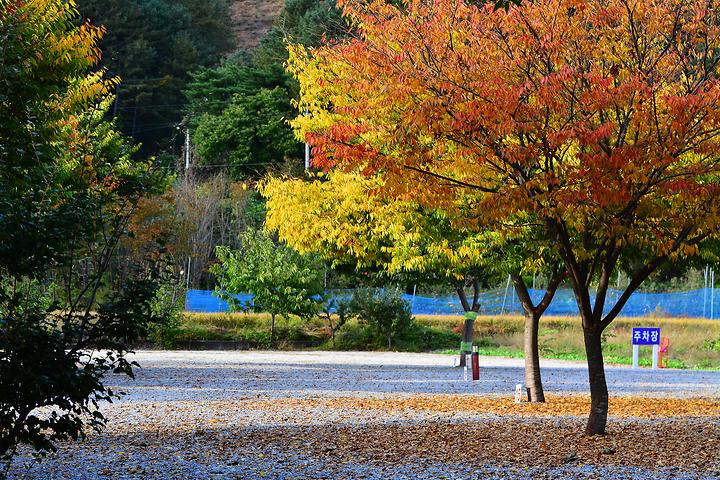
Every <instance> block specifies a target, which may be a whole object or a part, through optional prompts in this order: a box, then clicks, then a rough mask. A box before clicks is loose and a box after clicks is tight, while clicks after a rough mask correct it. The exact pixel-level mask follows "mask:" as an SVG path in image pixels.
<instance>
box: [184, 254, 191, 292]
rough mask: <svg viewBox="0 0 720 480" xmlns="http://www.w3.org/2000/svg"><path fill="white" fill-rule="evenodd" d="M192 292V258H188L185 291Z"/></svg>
mask: <svg viewBox="0 0 720 480" xmlns="http://www.w3.org/2000/svg"><path fill="white" fill-rule="evenodd" d="M187 290H190V257H188V265H187V276H186V277H185V291H187Z"/></svg>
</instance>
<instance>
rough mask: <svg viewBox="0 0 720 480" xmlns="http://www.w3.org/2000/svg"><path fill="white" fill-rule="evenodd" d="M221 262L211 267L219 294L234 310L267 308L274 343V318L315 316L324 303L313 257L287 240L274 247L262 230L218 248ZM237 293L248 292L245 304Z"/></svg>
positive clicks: (318, 269)
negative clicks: (234, 245) (237, 245)
mask: <svg viewBox="0 0 720 480" xmlns="http://www.w3.org/2000/svg"><path fill="white" fill-rule="evenodd" d="M216 254H217V257H218V260H219V263H217V264H215V265H213V266H212V267H211V269H210V271H211V272H212V273H213V274H214V275H215V276H216V278H217V281H218V286H217V287H216V293H217V295H218V296H219V297H221V298H223V299H224V300H227V301H228V303H229V304H230V308H231V309H232V310H234V311H237V310H244V311H254V312H267V313H269V314H270V317H271V319H272V323H271V326H270V341H271V342H273V343H274V341H275V317H277V316H278V315H280V316H283V317H286V318H287V317H289V316H290V315H298V316H300V317H309V316H312V315H315V314H317V312H318V311H319V308H320V305H321V303H322V293H323V285H322V273H321V272H322V268H321V266H320V264H319V262H318V261H317V259H316V258H315V257H313V256H309V255H301V254H299V253H297V252H296V251H295V250H293V249H292V248H290V247H288V246H287V245H284V244H279V245H276V244H275V242H273V240H272V239H271V238H270V236H269V235H268V234H267V233H265V232H263V231H252V230H248V231H246V232H244V233H242V234H241V235H240V248H239V249H238V250H233V249H230V248H228V247H223V246H220V247H217V249H216ZM238 293H249V294H251V295H252V296H253V298H252V300H251V301H248V302H242V301H240V300H238V299H237V298H236V297H235V294H238Z"/></svg>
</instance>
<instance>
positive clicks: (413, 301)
mask: <svg viewBox="0 0 720 480" xmlns="http://www.w3.org/2000/svg"><path fill="white" fill-rule="evenodd" d="M415 292H417V284H415V285H413V296H412V300H410V312H412V311H413V308H415Z"/></svg>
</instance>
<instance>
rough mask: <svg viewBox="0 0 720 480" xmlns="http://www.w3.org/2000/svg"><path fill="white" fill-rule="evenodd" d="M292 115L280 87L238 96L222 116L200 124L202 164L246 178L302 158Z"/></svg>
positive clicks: (209, 117) (195, 136) (197, 133)
mask: <svg viewBox="0 0 720 480" xmlns="http://www.w3.org/2000/svg"><path fill="white" fill-rule="evenodd" d="M292 113H293V110H292V107H291V105H290V101H289V99H288V96H287V93H286V92H285V91H283V90H282V89H281V88H279V87H276V88H274V89H272V90H268V89H265V88H263V89H260V90H259V91H258V92H257V93H255V94H252V95H242V94H237V95H235V96H234V97H233V98H232V100H231V101H230V103H229V104H228V106H227V107H226V108H225V109H223V111H222V112H221V113H220V114H219V115H211V114H204V115H202V116H201V117H200V118H199V119H198V120H197V128H196V130H195V132H194V134H193V140H194V143H195V145H196V147H197V152H198V153H199V154H200V156H201V158H202V159H203V161H202V163H205V164H209V165H210V166H211V165H213V164H222V165H229V166H231V167H232V168H231V169H230V170H228V173H229V174H231V175H232V176H233V177H235V178H243V177H246V176H248V175H250V176H252V175H251V174H252V173H253V172H262V171H264V170H265V169H266V168H267V167H268V166H269V165H272V164H280V163H282V162H283V161H284V160H285V159H286V158H298V157H299V156H300V153H301V149H300V145H299V144H298V142H297V141H296V140H295V138H294V136H293V133H292V131H291V130H290V129H289V128H288V125H287V123H286V119H288V118H290V116H292ZM256 176H257V175H256Z"/></svg>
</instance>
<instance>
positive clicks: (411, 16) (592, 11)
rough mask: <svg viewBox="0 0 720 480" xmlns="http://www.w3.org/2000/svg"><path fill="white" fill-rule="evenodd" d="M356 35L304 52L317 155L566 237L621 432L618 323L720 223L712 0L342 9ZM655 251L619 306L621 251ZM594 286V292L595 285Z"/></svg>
mask: <svg viewBox="0 0 720 480" xmlns="http://www.w3.org/2000/svg"><path fill="white" fill-rule="evenodd" d="M341 3H342V4H343V6H344V12H345V15H346V16H347V17H348V18H349V19H350V21H351V22H352V23H353V24H354V25H355V26H356V27H357V30H358V32H359V34H358V36H357V38H355V39H352V40H349V41H347V42H344V43H340V44H335V45H327V46H324V47H321V48H319V49H316V50H313V51H312V52H311V53H308V52H304V51H303V50H301V49H294V50H292V52H291V53H292V55H291V62H290V69H291V70H292V71H293V72H294V73H295V75H296V76H297V78H298V80H299V81H300V84H301V89H302V98H301V100H300V103H299V105H298V107H299V109H300V110H301V111H303V112H307V113H308V115H301V116H299V117H298V118H297V119H296V120H295V122H294V126H295V128H296V130H297V131H298V133H299V134H300V135H301V136H302V137H303V138H305V139H307V140H308V141H309V142H311V143H312V145H313V151H314V155H315V161H316V163H317V165H318V166H324V167H326V168H329V167H331V166H339V167H343V168H352V169H359V170H362V171H363V172H365V173H371V172H378V171H381V172H382V173H383V177H384V178H385V185H384V189H383V192H384V194H386V195H391V196H394V197H400V198H405V199H407V198H412V199H414V200H416V201H418V202H420V203H427V204H430V205H433V206H441V207H443V208H447V207H451V206H452V204H453V202H454V199H455V198H457V195H459V194H460V195H462V194H463V193H462V192H464V191H466V190H472V191H475V192H478V193H481V194H482V195H481V200H480V201H479V202H478V203H477V205H476V219H477V220H478V222H477V223H476V225H478V226H479V227H480V228H481V226H482V224H483V223H485V222H490V223H492V222H504V221H505V220H506V219H509V218H514V217H516V216H518V215H520V216H523V217H524V218H529V219H531V220H532V222H534V223H535V225H537V226H539V227H541V228H542V229H543V230H544V235H545V237H546V239H547V240H550V241H553V242H556V244H557V247H558V249H559V253H560V256H561V258H562V260H563V263H564V265H565V267H566V269H567V272H568V275H569V279H570V281H571V283H572V287H573V289H574V292H575V297H576V301H577V305H578V309H579V313H580V316H581V317H582V325H583V332H584V341H585V349H586V354H587V361H588V370H589V382H590V392H591V400H592V401H591V410H590V415H589V419H588V423H587V428H586V432H587V433H588V434H601V433H604V432H605V428H606V423H607V414H608V390H607V383H606V379H605V370H604V365H603V356H602V346H601V334H602V332H603V330H604V329H605V328H606V327H607V326H608V325H609V324H610V323H611V322H612V321H613V319H615V317H616V316H617V315H618V314H619V313H620V311H621V310H622V308H623V306H624V305H625V303H626V302H627V300H628V298H629V297H630V296H631V295H632V293H633V292H634V291H635V290H636V289H637V288H638V287H639V286H640V285H641V284H642V282H643V281H644V280H645V279H646V278H647V277H648V276H649V275H650V274H651V273H652V272H653V271H655V270H656V269H657V268H658V267H659V266H660V265H662V264H663V263H665V262H668V261H673V260H675V259H677V258H679V257H683V256H692V255H694V254H696V253H697V252H698V247H699V245H700V244H701V243H702V241H703V240H705V239H706V238H708V237H709V236H712V235H714V234H715V233H716V232H717V231H718V228H720V224H719V222H718V219H719V218H720V217H719V216H718V213H719V212H718V210H719V204H720V189H719V188H718V184H717V178H718V173H720V162H718V160H719V159H720V142H719V141H718V133H719V132H720V104H719V103H718V102H719V100H720V81H719V80H718V63H719V62H720V28H719V24H720V16H718V13H717V9H715V8H713V6H712V5H711V4H710V3H708V2H707V1H706V0H684V1H680V2H678V1H677V0H656V1H653V2H647V1H644V0H591V1H579V0H537V1H534V2H522V4H521V5H520V6H518V7H514V6H512V7H510V8H508V9H507V10H504V9H499V10H495V9H494V8H493V7H492V5H488V6H476V5H469V4H467V3H465V2H463V1H460V0H434V1H431V2H428V1H423V0H408V1H406V2H404V3H403V5H402V6H399V7H398V6H394V5H391V4H388V3H386V2H384V1H380V0H377V1H370V2H361V1H355V0H346V1H342V2H341ZM621 255H623V256H625V255H628V256H632V257H633V258H639V259H641V260H642V261H640V262H638V266H637V268H635V269H634V270H633V271H632V272H630V281H629V285H628V287H627V288H626V289H625V291H624V292H623V293H622V294H621V295H620V297H619V299H618V301H617V302H616V303H615V304H614V305H608V306H607V307H606V305H605V300H606V295H607V291H608V287H609V282H610V278H611V276H612V274H613V272H614V271H615V270H616V269H617V266H618V259H619V258H620V256H621ZM593 289H594V290H595V296H593V295H592V290H593Z"/></svg>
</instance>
